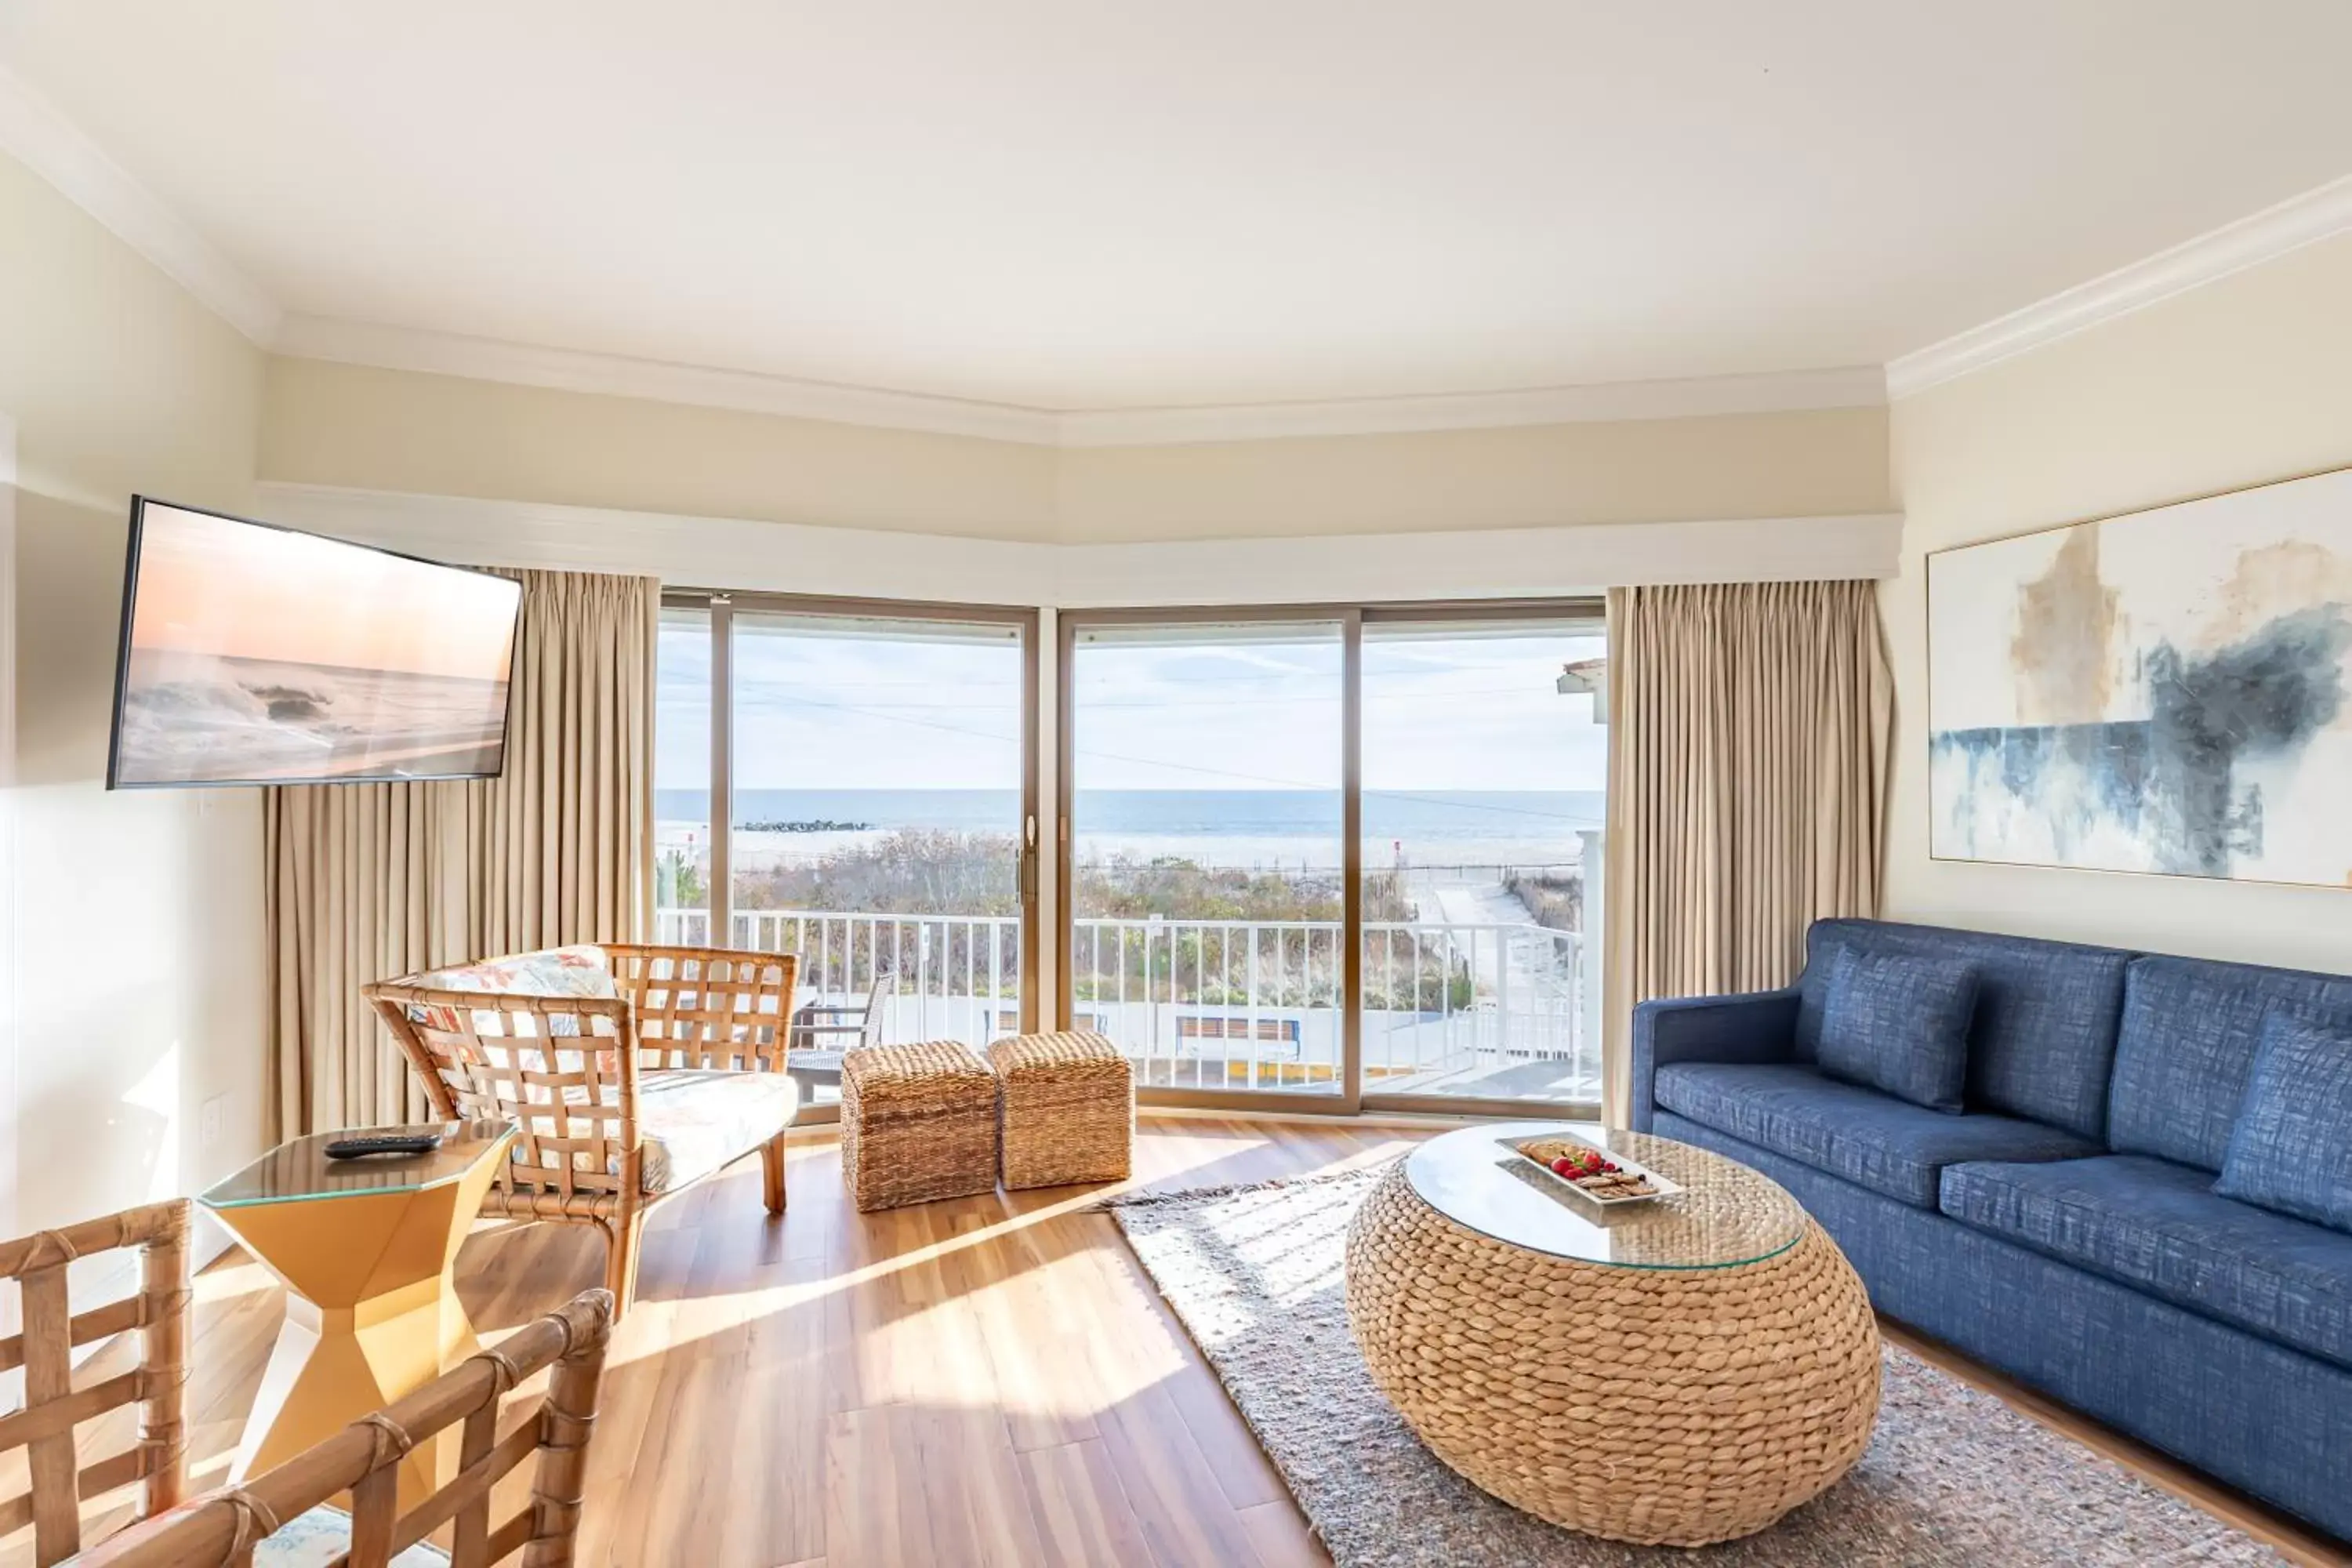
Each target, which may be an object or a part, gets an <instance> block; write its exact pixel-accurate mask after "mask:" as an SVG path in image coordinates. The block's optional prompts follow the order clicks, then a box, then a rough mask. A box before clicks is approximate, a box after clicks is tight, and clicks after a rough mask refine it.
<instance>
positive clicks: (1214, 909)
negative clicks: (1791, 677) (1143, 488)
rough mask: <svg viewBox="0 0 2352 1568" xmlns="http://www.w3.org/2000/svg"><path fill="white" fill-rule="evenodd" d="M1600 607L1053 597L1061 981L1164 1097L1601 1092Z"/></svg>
mask: <svg viewBox="0 0 2352 1568" xmlns="http://www.w3.org/2000/svg"><path fill="white" fill-rule="evenodd" d="M1607 651H1608V645H1607V637H1606V629H1605V626H1604V625H1603V622H1602V620H1601V614H1600V610H1599V606H1597V605H1524V606H1521V605H1500V606H1490V605H1469V606H1461V607H1446V608H1443V609H1439V608H1428V607H1412V608H1402V607H1401V608H1389V607H1383V606H1367V607H1363V608H1354V607H1345V608H1319V607H1318V608H1311V609H1299V610H1283V611H1272V610H1267V611H1255V610H1218V611H1199V612H1169V611H1160V612H1152V611H1141V610H1137V611H1117V612H1067V613H1066V614H1065V615H1064V616H1063V639H1062V658H1063V660H1064V665H1063V669H1062V682H1063V704H1062V714H1061V726H1062V731H1061V737H1060V739H1061V749H1062V784H1063V800H1062V806H1063V817H1064V820H1063V823H1062V828H1063V832H1064V835H1065V837H1064V845H1065V849H1066V853H1065V854H1064V856H1063V858H1062V861H1063V877H1064V883H1063V887H1064V899H1063V904H1062V908H1063V910H1064V918H1063V921H1062V927H1063V929H1062V931H1061V933H1060V935H1061V942H1062V950H1061V951H1062V953H1063V963H1062V974H1063V977H1064V984H1063V987H1062V996H1061V999H1060V1000H1061V1003H1062V1006H1063V1008H1064V1015H1063V1016H1065V1017H1066V1019H1068V1020H1069V1022H1070V1023H1071V1025H1072V1026H1076V1027H1081V1028H1091V1029H1097V1030H1100V1031H1101V1032H1102V1033H1104V1034H1106V1035H1108V1036H1109V1037H1111V1038H1112V1039H1113V1040H1114V1041H1116V1042H1117V1043H1118V1046H1119V1047H1120V1048H1121V1049H1122V1050H1124V1051H1125V1052H1126V1054H1127V1056H1128V1057H1129V1059H1130V1060H1131V1061H1133V1062H1134V1064H1135V1067H1136V1072H1137V1081H1138V1083H1139V1085H1140V1086H1141V1087H1142V1089H1143V1090H1144V1092H1145V1094H1146V1096H1147V1097H1148V1098H1153V1099H1158V1100H1162V1101H1169V1102H1177V1103H1193V1104H1201V1105H1224V1104H1235V1105H1239V1104H1247V1103H1251V1102H1257V1103H1265V1101H1267V1100H1272V1099H1279V1100H1287V1101H1291V1102H1303V1103H1307V1104H1311V1105H1312V1106H1314V1107H1315V1108H1317V1109H1354V1108H1356V1107H1358V1106H1359V1105H1369V1106H1377V1107H1381V1108H1384V1109H1398V1110H1432V1111H1457V1112H1458V1111H1479V1110H1484V1111H1493V1112H1497V1113H1507V1112H1511V1111H1514V1110H1519V1109H1522V1108H1525V1107H1530V1106H1533V1107H1539V1108H1542V1109H1544V1110H1549V1111H1552V1112H1565V1113H1569V1114H1582V1113H1587V1112H1592V1111H1597V1110H1598V1108H1599V1104H1600V1100H1601V1037H1600V1017H1601V931H1600V922H1599V920H1598V912H1599V910H1600V892H1601V866H1602V856H1601V836H1602V830H1603V825H1604V819H1605V815H1606V814H1605V811H1604V809H1603V807H1604V802H1605V795H1604V793H1603V792H1604V791H1605V790H1606V788H1607V774H1608V741H1607V731H1606V729H1605V727H1604V726H1605V723H1606V721H1607V717H1608V715H1607V712H1606V708H1605V699H1604V697H1603V696H1602V695H1601V694H1602V693H1603V692H1604V691H1605V689H1606V676H1605V671H1606V658H1607Z"/></svg>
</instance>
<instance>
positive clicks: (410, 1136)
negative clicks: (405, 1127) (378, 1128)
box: [327, 1132, 441, 1160]
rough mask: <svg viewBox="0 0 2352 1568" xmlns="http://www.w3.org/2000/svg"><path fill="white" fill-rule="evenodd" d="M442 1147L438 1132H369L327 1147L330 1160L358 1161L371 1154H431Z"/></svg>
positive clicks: (340, 1140)
mask: <svg viewBox="0 0 2352 1568" xmlns="http://www.w3.org/2000/svg"><path fill="white" fill-rule="evenodd" d="M439 1147H441V1135H440V1134H439V1133H438V1132H367V1133H362V1134H361V1135H360V1136H358V1137H356V1138H338V1139H336V1140H335V1141H334V1142H331V1143H330V1144H328V1145H327V1158H328V1159H330V1160H358V1159H362V1158H364V1157H365V1156H367V1155H370V1154H430V1153H431V1152H433V1151H434V1150H436V1149H438V1148H439Z"/></svg>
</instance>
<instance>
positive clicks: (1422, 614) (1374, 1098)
mask: <svg viewBox="0 0 2352 1568" xmlns="http://www.w3.org/2000/svg"><path fill="white" fill-rule="evenodd" d="M1364 620H1365V621H1366V622H1367V623H1368V624H1370V625H1371V626H1375V627H1377V626H1381V625H1383V624H1389V625H1396V624H1407V625H1416V626H1417V625H1427V624H1433V623H1444V622H1454V623H1458V624H1462V625H1465V626H1466V625H1475V624H1478V623H1481V622H1483V623H1486V624H1488V625H1492V624H1495V623H1498V622H1510V621H1534V622H1558V621H1570V620H1589V621H1591V622H1592V623H1593V624H1595V625H1596V626H1601V628H1602V630H1603V635H1604V636H1605V635H1606V629H1607V626H1608V623H1609V611H1608V605H1607V603H1606V602H1605V601H1604V600H1601V599H1599V598H1560V599H1514V600H1488V601H1483V602H1482V601H1477V600H1472V601H1469V602H1466V603H1454V602H1447V603H1443V604H1439V603H1432V604H1425V605H1412V604H1405V605H1370V606H1367V607H1366V608H1365V611H1364ZM1358 668H1359V674H1360V672H1361V667H1360V665H1359V667H1358ZM1609 744H1610V747H1611V750H1612V754H1613V752H1614V749H1615V746H1616V731H1613V730H1612V731H1610V735H1609ZM1357 749H1358V751H1359V752H1360V751H1361V749H1362V737H1361V735H1360V733H1359V735H1358V736H1357ZM1354 761H1355V763H1356V764H1357V765H1356V766H1355V768H1354V771H1353V772H1352V773H1351V774H1350V776H1351V777H1353V778H1354V779H1355V780H1356V783H1357V784H1358V786H1359V787H1360V785H1361V784H1362V772H1363V770H1362V767H1361V757H1360V756H1358V757H1357V758H1356V759H1354ZM1592 885H1593V883H1592V880H1591V879H1589V878H1588V879H1587V880H1586V883H1585V886H1587V887H1588V888H1589V887H1591V886H1592ZM1591 914H1592V919H1591V921H1590V922H1589V923H1588V929H1590V930H1591V931H1593V932H1594V933H1595V934H1597V935H1599V936H1600V938H1601V941H1600V942H1598V943H1595V944H1594V946H1595V952H1594V964H1593V976H1594V979H1595V980H1596V982H1597V980H1598V978H1599V977H1600V975H1601V972H1602V970H1603V968H1604V967H1605V965H1606V963H1607V960H1606V956H1605V954H1606V951H1607V949H1606V943H1607V942H1608V940H1609V938H1608V931H1607V928H1606V926H1605V925H1604V924H1602V923H1601V920H1600V912H1599V911H1598V910H1594V911H1591ZM1349 919H1350V920H1351V921H1356V922H1359V924H1358V925H1357V926H1355V927H1354V928H1352V929H1354V930H1355V932H1356V935H1355V944H1356V945H1357V946H1359V947H1360V946H1361V945H1362V942H1363V936H1362V931H1361V928H1360V921H1362V919H1363V910H1362V909H1361V908H1360V906H1358V905H1355V904H1350V905H1349ZM1352 998H1353V999H1352V1002H1351V1005H1352V1006H1353V1007H1354V1008H1355V1010H1356V1011H1357V1013H1359V1014H1361V1012H1362V1011H1363V998H1362V995H1361V994H1360V993H1354V994H1352ZM1602 1034H1603V1038H1602V1039H1601V1040H1598V1041H1595V1042H1593V1044H1594V1046H1595V1048H1597V1049H1598V1050H1600V1051H1601V1079H1602V1081H1603V1082H1606V1081H1607V1079H1608V1045H1607V1040H1606V1034H1607V1031H1606V1030H1605V1029H1604V1030H1603V1031H1602ZM1361 1103H1362V1105H1363V1107H1364V1109H1366V1110H1375V1111H1393V1112H1400V1113H1403V1114H1408V1115H1413V1116H1484V1117H1502V1118H1507V1119H1512V1120H1517V1121H1550V1120H1558V1121H1600V1120H1601V1101H1600V1100H1573V1101H1571V1100H1490V1099H1485V1098H1481V1097H1478V1096H1473V1095H1459V1094H1379V1093H1373V1094H1367V1095H1363V1096H1362V1097H1361Z"/></svg>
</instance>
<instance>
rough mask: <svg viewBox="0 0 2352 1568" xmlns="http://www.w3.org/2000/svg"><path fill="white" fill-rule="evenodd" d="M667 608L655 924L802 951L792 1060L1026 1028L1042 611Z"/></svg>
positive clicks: (828, 1094) (763, 601) (749, 599)
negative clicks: (803, 1052)
mask: <svg viewBox="0 0 2352 1568" xmlns="http://www.w3.org/2000/svg"><path fill="white" fill-rule="evenodd" d="M677 597H678V598H681V599H685V600H686V601H687V602H686V603H682V604H677V605H673V607H672V608H671V609H669V610H668V611H667V614H666V616H665V620H664V626H663V641H662V685H661V690H662V709H661V711H660V713H659V715H658V722H657V746H658V750H659V770H658V772H657V775H656V786H657V787H656V799H657V804H658V811H657V813H656V815H657V816H658V818H659V822H658V827H657V832H656V878H655V882H656V892H657V895H658V902H659V907H658V908H657V910H656V931H658V932H659V933H660V934H661V935H662V936H664V937H665V938H674V939H677V940H686V941H697V942H698V941H701V940H704V935H705V933H706V932H717V933H720V934H719V942H720V944H721V945H724V946H730V947H738V948H748V949H754V950H758V951H761V952H793V953H797V954H798V955H799V957H800V990H799V994H798V995H797V996H796V997H795V999H794V1003H795V1011H796V1014H797V1015H798V1020H799V1022H798V1027H797V1029H796V1032H795V1039H794V1042H793V1043H794V1045H795V1046H796V1047H803V1048H808V1049H819V1050H822V1049H828V1048H831V1049H838V1048H842V1047H846V1046H852V1045H856V1044H857V1043H858V1042H859V1041H860V1040H861V1039H864V1038H866V1037H869V1036H871V1037H879V1038H881V1039H884V1040H887V1041H890V1042H893V1043H905V1042H908V1041H914V1040H927V1039H957V1040H962V1041H964V1042H965V1043H967V1044H969V1045H971V1046H973V1047H985V1046H986V1045H987V1044H988V1043H989V1042H990V1041H991V1040H993V1039H996V1038H998V1037H1002V1036H1004V1035H1009V1034H1016V1033H1019V1032H1020V1031H1021V1030H1022V1029H1024V1027H1028V1026H1032V1025H1033V1024H1034V1018H1035V1016H1036V1014H1035V1002H1034V982H1033V976H1034V942H1033V940H1032V933H1031V930H1030V915H1031V910H1032V905H1033V898H1034V890H1035V872H1034V866H1035V861H1034V842H1035V840H1034V835H1035V831H1036V816H1035V812H1036V804H1035V801H1034V778H1035V769H1034V755H1035V747H1034V742H1033V739H1032V729H1031V723H1032V710H1033V707H1034V691H1035V686H1036V681H1035V673H1034V671H1035V664H1034V658H1035V650H1034V640H1035V625H1036V622H1035V617H1034V615H1033V614H1032V613H1031V612H1028V611H1020V610H994V609H986V608H957V607H930V606H902V605H870V604H863V603H843V602H837V601H834V602H821V601H806V600H790V599H772V598H763V597H759V596H754V595H720V596H718V597H717V598H715V599H714V598H712V597H711V596H709V595H700V596H688V595H678V596H677ZM696 597H699V598H700V599H701V601H702V602H701V603H699V604H697V603H695V602H694V599H695V598H696ZM696 634H699V644H698V645H697V642H696ZM698 682H699V683H700V684H699V686H698ZM698 742H699V744H700V746H701V747H702V748H703V750H702V752H700V754H699V755H698V754H697V744H698ZM712 780H717V781H719V787H718V788H716V789H714V788H712V787H711V784H710V781H712ZM714 825H724V826H723V830H721V831H719V832H717V833H715V834H714V832H713V827H714ZM817 1098H818V1100H819V1102H820V1103H824V1102H827V1101H830V1100H832V1099H833V1098H834V1091H833V1090H832V1089H830V1088H829V1087H827V1088H824V1089H819V1091H818V1096H817Z"/></svg>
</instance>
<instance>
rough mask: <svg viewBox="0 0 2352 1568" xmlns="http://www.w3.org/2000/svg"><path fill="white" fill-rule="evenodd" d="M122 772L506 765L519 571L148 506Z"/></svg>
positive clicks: (150, 778)
mask: <svg viewBox="0 0 2352 1568" xmlns="http://www.w3.org/2000/svg"><path fill="white" fill-rule="evenodd" d="M138 526H139V535H138V560H137V566H136V578H135V582H134V584H133V588H132V595H133V596H132V600H131V626H130V635H129V637H128V638H127V639H126V643H127V646H126V647H125V649H124V665H123V670H122V677H121V709H120V711H119V712H118V714H117V719H116V722H117V731H116V738H115V756H114V766H113V772H112V777H111V781H110V782H111V783H112V784H115V785H117V786H137V785H146V784H283V783H291V782H299V781H310V780H318V781H341V782H350V781H353V780H361V779H404V778H450V777H464V776H477V775H494V774H496V773H498V772H499V769H500V768H501V766H502V765H503V764H504V762H505V751H506V715H507V679H508V676H509V669H510V667H511V664H512V660H513V657H514V637H515V619H516V611H517V607H518V605H520V597H521V593H522V588H521V584H519V583H517V582H514V581H513V580H511V579H509V578H505V577H496V576H490V575H488V574H482V573H478V572H467V571H463V570H460V569H457V568H455V567H448V566H436V565H433V564H431V563H426V562H422V561H412V560H409V559H407V558H405V557H404V556H398V555H391V554H386V553H384V552H382V551H376V550H369V549H365V548H363V547H362V546H359V545H355V544H346V543H343V542H341V541H338V540H331V539H321V538H319V537H316V536H315V535H311V534H306V533H291V532H287V531H283V530H279V529H274V528H268V527H264V526H262V525H260V524H257V523H249V522H239V521H235V520H233V519H230V518H224V517H215V516H212V515H211V514H209V513H205V512H197V511H189V510H184V509H183V508H180V507H174V506H166V505H163V504H162V503H160V502H154V501H146V502H142V503H141V510H140V515H139V522H138Z"/></svg>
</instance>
